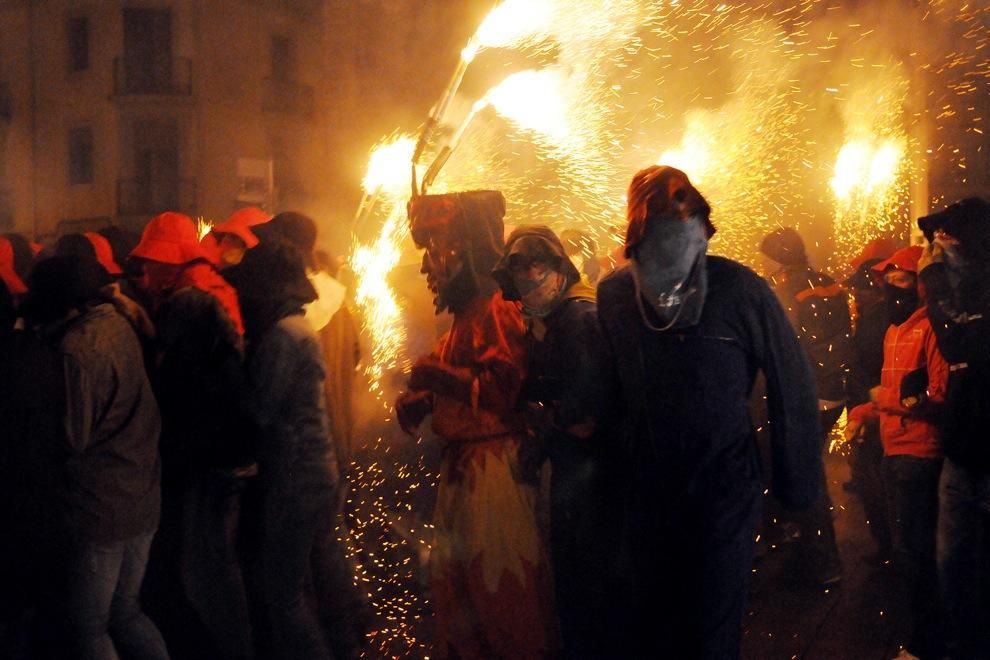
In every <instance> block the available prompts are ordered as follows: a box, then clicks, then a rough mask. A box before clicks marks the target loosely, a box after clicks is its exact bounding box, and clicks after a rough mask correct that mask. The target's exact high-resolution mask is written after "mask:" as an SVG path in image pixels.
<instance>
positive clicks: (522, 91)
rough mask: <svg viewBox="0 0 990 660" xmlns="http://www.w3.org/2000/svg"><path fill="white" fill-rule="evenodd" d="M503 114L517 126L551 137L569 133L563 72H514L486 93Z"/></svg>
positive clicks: (563, 135) (561, 136)
mask: <svg viewBox="0 0 990 660" xmlns="http://www.w3.org/2000/svg"><path fill="white" fill-rule="evenodd" d="M485 98H486V99H487V100H488V102H489V103H490V104H491V105H492V107H494V108H495V110H496V112H498V113H499V114H500V115H502V116H503V117H505V118H506V119H509V120H510V121H512V122H514V123H515V124H517V125H518V126H520V127H522V128H524V129H527V130H530V131H534V132H536V133H539V134H541V135H544V136H547V137H550V138H552V139H553V140H554V141H555V142H560V141H563V140H564V139H566V138H567V137H568V135H569V128H568V123H569V122H568V117H567V107H566V105H565V104H566V98H565V95H564V90H563V81H562V79H561V74H560V73H559V72H558V71H555V70H549V69H544V70H539V71H537V70H534V69H530V70H528V71H520V72H519V73H514V74H512V75H511V76H509V77H508V78H506V79H505V80H503V81H502V83H501V84H500V85H498V86H497V87H494V88H492V89H491V90H489V91H488V94H486V95H485Z"/></svg>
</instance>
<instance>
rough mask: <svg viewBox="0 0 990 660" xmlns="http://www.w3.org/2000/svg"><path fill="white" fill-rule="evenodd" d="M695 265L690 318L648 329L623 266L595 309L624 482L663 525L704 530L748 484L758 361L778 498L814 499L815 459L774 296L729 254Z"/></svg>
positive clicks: (753, 483)
mask: <svg viewBox="0 0 990 660" xmlns="http://www.w3.org/2000/svg"><path fill="white" fill-rule="evenodd" d="M707 268H708V292H707V295H706V298H705V304H704V309H703V311H702V315H701V320H700V321H699V323H698V325H697V326H694V327H691V328H687V329H684V330H681V331H668V332H655V331H653V330H650V329H648V328H647V327H646V325H645V324H644V323H643V320H642V317H641V313H642V310H645V312H646V313H650V310H649V308H648V305H638V304H637V301H636V299H635V288H634V284H633V280H632V276H631V273H630V271H629V268H628V267H626V268H623V269H620V270H618V271H616V272H614V273H612V274H611V275H610V276H608V277H607V278H605V279H604V280H603V281H602V282H601V284H600V285H599V288H598V313H599V317H600V319H601V322H602V327H603V332H604V336H605V342H606V345H607V347H608V351H609V353H610V355H611V356H612V360H611V362H612V364H613V367H614V372H613V376H612V379H613V382H614V385H613V386H612V387H610V388H609V390H610V391H615V392H616V393H617V395H618V396H617V397H615V398H614V399H613V400H612V402H611V405H610V410H611V417H612V418H613V419H614V420H615V423H616V424H619V425H620V426H621V430H620V431H619V433H620V434H621V437H622V440H621V446H620V447H619V448H618V451H620V452H621V454H622V457H623V462H624V464H625V468H624V469H625V470H627V472H628V474H627V477H628V478H627V479H626V481H627V483H628V484H629V486H630V487H631V488H634V489H640V490H643V491H645V492H643V493H641V495H642V497H645V498H649V499H652V500H655V501H657V502H658V503H657V504H656V505H655V506H659V508H660V509H661V510H662V512H663V513H661V515H663V516H664V517H665V518H667V521H668V523H670V524H677V521H678V520H679V519H682V518H683V517H685V516H694V515H698V516H701V517H702V518H703V519H706V520H707V522H706V524H708V525H709V526H710V528H711V529H712V531H713V532H715V531H716V530H717V529H718V527H719V525H720V524H723V523H724V524H726V525H729V526H732V525H735V524H737V522H738V520H740V519H741V518H744V517H746V516H747V515H748V508H747V507H749V505H750V504H751V503H752V502H753V501H754V498H755V496H756V493H757V491H758V490H759V489H760V483H761V480H760V476H759V472H758V465H757V452H756V444H755V438H754V436H755V433H754V430H753V428H752V425H751V423H750V418H749V414H748V407H747V406H748V401H749V396H750V393H751V391H752V388H753V382H754V379H755V377H756V374H757V371H758V370H762V371H763V372H764V374H765V375H766V381H767V407H768V413H769V417H770V423H771V426H770V431H771V442H772V462H773V488H774V491H775V494H776V495H777V496H778V497H779V498H780V499H781V500H782V501H783V502H784V503H785V504H787V505H789V506H794V507H803V506H807V505H809V504H810V503H811V502H812V501H814V499H815V497H816V496H817V494H818V489H819V483H818V481H819V476H818V475H819V474H820V471H821V467H820V462H821V456H820V452H819V438H818V433H819V431H818V414H817V397H816V394H815V386H814V382H813V379H812V375H811V370H810V368H809V365H808V362H807V359H806V358H805V355H804V352H803V351H802V350H801V347H800V345H799V344H798V342H797V338H796V337H795V335H794V332H793V331H792V329H791V327H790V324H789V323H788V321H787V317H786V316H785V314H784V311H783V310H782V309H781V307H780V305H779V303H778V302H777V300H776V298H775V297H774V294H773V293H772V292H771V291H770V288H769V287H768V286H767V284H766V282H765V281H763V280H762V279H761V278H759V277H758V276H757V275H756V274H755V273H753V272H752V271H751V270H749V269H748V268H745V267H744V266H742V265H740V264H738V263H736V262H734V261H730V260H728V259H724V258H721V257H714V256H710V257H708V260H707ZM652 322H653V323H657V324H659V321H658V320H655V319H654V320H653V321H652Z"/></svg>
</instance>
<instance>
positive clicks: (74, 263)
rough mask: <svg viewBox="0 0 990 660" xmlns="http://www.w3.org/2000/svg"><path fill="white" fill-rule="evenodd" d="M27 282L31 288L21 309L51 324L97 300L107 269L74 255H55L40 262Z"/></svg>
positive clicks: (26, 316) (25, 313)
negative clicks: (73, 310) (71, 311)
mask: <svg viewBox="0 0 990 660" xmlns="http://www.w3.org/2000/svg"><path fill="white" fill-rule="evenodd" d="M28 282H29V283H28V287H29V289H30V290H29V292H28V294H27V297H26V298H25V299H24V302H23V303H22V304H21V312H22V313H23V315H24V316H25V318H28V319H30V320H31V321H33V322H37V323H50V322H52V321H57V320H58V319H60V318H62V317H63V316H65V314H66V313H67V312H69V311H70V310H72V309H77V308H81V307H84V306H86V305H88V304H89V303H91V302H94V301H96V300H98V299H99V298H100V289H101V288H102V287H103V286H104V284H105V283H106V272H104V271H103V269H102V268H101V267H100V265H99V264H98V263H97V262H96V261H95V260H94V261H87V260H85V259H82V258H80V257H79V256H78V255H74V254H73V255H62V256H54V257H49V258H47V259H42V260H41V261H39V262H38V263H37V264H36V265H35V267H34V270H32V271H31V276H30V278H29V279H28Z"/></svg>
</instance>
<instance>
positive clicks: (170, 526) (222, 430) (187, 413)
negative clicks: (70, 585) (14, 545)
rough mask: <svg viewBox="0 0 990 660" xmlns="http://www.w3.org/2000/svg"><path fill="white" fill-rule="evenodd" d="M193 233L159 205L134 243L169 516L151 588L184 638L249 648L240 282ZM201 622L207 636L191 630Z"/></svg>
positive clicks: (251, 433)
mask: <svg viewBox="0 0 990 660" xmlns="http://www.w3.org/2000/svg"><path fill="white" fill-rule="evenodd" d="M198 239H199V237H198V236H197V232H196V226H195V224H194V223H193V221H192V219H191V218H189V217H188V216H185V215H182V214H180V213H172V212H168V213H162V214H161V215H159V216H157V217H155V218H153V219H152V220H151V221H150V222H149V223H148V226H147V227H145V230H144V233H143V235H142V236H141V242H140V243H139V244H138V245H137V247H135V248H134V250H133V251H132V252H131V258H133V259H140V260H141V263H142V267H143V271H144V285H145V287H146V288H147V290H148V293H149V297H150V300H151V311H152V317H153V320H154V323H155V327H156V329H157V331H158V334H157V351H156V353H157V354H156V356H155V360H154V363H155V366H154V368H153V369H152V384H153V385H154V388H155V395H156V396H157V398H158V403H159V407H160V408H161V413H162V442H161V452H162V523H161V530H160V532H159V536H158V538H157V539H156V541H155V543H156V548H157V551H156V552H155V553H153V563H152V564H151V565H149V582H150V583H151V588H150V591H151V593H152V594H153V597H154V598H155V599H156V600H155V602H156V605H157V607H158V609H160V610H161V616H160V617H159V618H160V622H161V625H162V626H163V628H164V629H165V630H166V631H169V630H170V631H171V633H172V634H171V635H169V633H168V632H166V636H170V637H171V638H172V639H173V640H176V641H175V643H176V644H177V647H178V648H179V649H180V650H181V649H185V650H186V652H189V653H192V649H196V650H197V652H202V649H209V650H208V651H207V652H206V654H207V655H209V656H211V657H223V658H249V657H252V656H253V648H252V643H251V631H250V625H249V617H248V610H247V597H246V594H245V589H244V583H243V578H242V575H241V570H240V566H239V565H238V563H237V561H236V560H235V559H234V558H235V557H236V556H237V554H236V552H235V547H234V540H235V534H236V529H237V522H238V513H237V512H238V511H239V509H240V494H241V492H242V491H243V489H244V487H245V483H246V479H247V477H249V476H251V475H252V474H253V473H254V472H256V471H257V468H256V466H255V455H254V449H255V444H254V438H255V427H254V425H253V422H252V421H251V420H252V416H251V414H250V403H249V402H250V389H249V385H248V382H247V374H246V371H245V367H244V356H243V343H244V342H243V333H244V326H243V324H242V322H241V311H240V305H239V303H238V299H237V294H236V292H235V291H234V289H233V287H231V286H230V284H228V283H227V281H226V280H224V278H223V277H221V276H220V274H219V273H217V271H216V270H215V269H214V267H213V266H212V265H211V264H210V263H209V261H208V260H207V257H206V253H205V252H204V250H203V248H202V247H201V246H200V243H199V240H198ZM154 559H157V561H154ZM176 585H180V586H181V589H177V588H176ZM190 619H192V621H190ZM196 619H198V622H197V621H196ZM199 630H203V631H205V632H206V635H207V636H208V637H207V639H197V638H196V635H197V632H196V631H199ZM187 647H188V648H187ZM176 655H185V653H184V652H180V651H176Z"/></svg>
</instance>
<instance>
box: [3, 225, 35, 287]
mask: <svg viewBox="0 0 990 660" xmlns="http://www.w3.org/2000/svg"><path fill="white" fill-rule="evenodd" d="M4 238H6V239H7V240H8V241H10V247H11V248H13V250H14V270H15V271H17V276H18V277H20V278H21V279H22V280H24V281H25V282H26V281H27V280H28V276H30V275H31V269H32V268H33V267H34V261H35V251H34V248H33V247H32V244H31V241H29V240H28V239H27V237H25V236H24V235H23V234H18V233H17V232H9V233H6V234H4Z"/></svg>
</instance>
